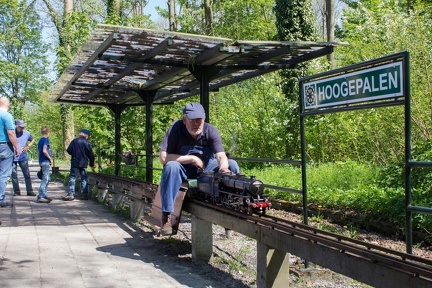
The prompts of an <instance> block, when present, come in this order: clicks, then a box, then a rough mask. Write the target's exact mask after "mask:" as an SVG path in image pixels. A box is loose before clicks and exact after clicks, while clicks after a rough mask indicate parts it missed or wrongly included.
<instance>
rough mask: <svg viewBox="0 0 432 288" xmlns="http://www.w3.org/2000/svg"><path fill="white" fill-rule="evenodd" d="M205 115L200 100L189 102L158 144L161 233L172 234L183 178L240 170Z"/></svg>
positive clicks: (237, 171) (238, 171)
mask: <svg viewBox="0 0 432 288" xmlns="http://www.w3.org/2000/svg"><path fill="white" fill-rule="evenodd" d="M205 118H206V114H205V111H204V107H203V106H202V105H201V104H200V103H196V102H191V103H189V104H187V105H186V107H185V108H184V109H183V116H182V119H181V120H176V121H175V122H174V123H173V124H171V126H170V127H169V129H168V131H167V133H166V134H165V137H164V139H163V140H162V143H161V144H160V146H159V147H160V154H159V161H160V163H161V164H162V165H164V168H163V170H162V178H161V182H160V192H161V200H162V226H161V227H162V229H161V234H162V235H171V234H172V224H171V213H172V212H174V201H175V198H176V196H177V192H178V191H179V189H180V186H181V183H182V182H183V181H184V180H186V179H188V178H196V177H197V176H198V175H199V174H200V173H201V172H209V171H215V172H216V171H219V172H222V173H224V172H230V171H232V172H234V173H240V168H239V166H238V164H237V162H236V161H234V160H231V159H228V157H227V156H226V154H225V150H224V148H223V146H222V139H221V136H220V133H219V131H218V130H217V129H216V127H214V126H212V125H211V124H209V123H206V122H204V120H205Z"/></svg>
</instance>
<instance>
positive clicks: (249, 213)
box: [246, 206, 253, 215]
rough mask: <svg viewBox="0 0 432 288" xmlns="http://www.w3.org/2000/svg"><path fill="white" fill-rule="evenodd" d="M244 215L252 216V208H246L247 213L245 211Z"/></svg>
mask: <svg viewBox="0 0 432 288" xmlns="http://www.w3.org/2000/svg"><path fill="white" fill-rule="evenodd" d="M246 214H248V215H252V214H253V209H252V207H250V206H248V208H247V211H246Z"/></svg>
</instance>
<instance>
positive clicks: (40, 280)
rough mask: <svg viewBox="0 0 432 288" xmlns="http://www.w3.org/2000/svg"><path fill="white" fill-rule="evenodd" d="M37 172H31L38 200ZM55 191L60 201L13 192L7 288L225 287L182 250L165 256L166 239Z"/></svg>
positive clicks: (6, 228)
mask: <svg viewBox="0 0 432 288" xmlns="http://www.w3.org/2000/svg"><path fill="white" fill-rule="evenodd" d="M37 170H38V167H37V166H36V165H32V166H31V174H32V176H33V188H34V190H35V193H37V189H38V188H39V184H40V180H39V179H37V177H36V171H37ZM18 173H19V174H18V175H19V179H20V183H21V185H20V187H21V194H24V195H25V185H24V181H23V179H22V178H23V177H22V173H21V171H19V172H18ZM48 191H49V192H48V196H49V197H52V198H53V199H54V200H53V201H52V202H51V203H49V204H46V203H36V197H28V196H12V184H11V183H10V184H9V185H8V188H7V191H6V198H7V200H8V201H9V202H10V203H12V204H13V206H12V207H6V208H1V209H0V220H1V221H2V222H3V224H2V225H0V287H2V288H7V287H13V288H17V287H25V288H33V287H80V288H82V287H95V288H96V287H97V288H100V287H152V288H156V287H157V288H163V287H170V288H171V287H225V286H224V285H222V284H221V283H220V282H219V281H222V280H217V279H210V280H209V279H205V277H203V276H200V275H196V274H195V273H194V270H196V269H197V267H199V266H197V264H196V263H195V264H190V262H191V261H190V260H188V261H184V260H182V259H181V257H179V256H180V255H177V254H176V253H178V250H176V252H175V253H174V254H173V253H172V252H170V251H163V249H167V246H166V245H165V244H164V243H162V241H163V240H162V239H156V238H154V237H153V233H152V232H148V233H146V232H143V231H141V230H139V231H138V230H137V229H135V228H134V227H133V226H132V225H129V224H128V222H127V221H125V220H124V219H121V218H120V217H119V216H116V215H115V214H113V213H111V212H110V211H108V208H107V207H106V206H103V205H100V204H97V203H95V202H93V201H82V200H75V201H70V202H64V201H62V200H61V198H60V197H61V196H62V195H65V194H66V187H64V186H63V184H61V183H50V185H49V190H48ZM162 244H164V245H162ZM177 245H185V244H184V243H177ZM186 246H187V245H186ZM189 249H190V247H189V246H187V247H185V249H184V250H189ZM186 253H190V252H186ZM203 265H207V264H203ZM222 278H223V277H222Z"/></svg>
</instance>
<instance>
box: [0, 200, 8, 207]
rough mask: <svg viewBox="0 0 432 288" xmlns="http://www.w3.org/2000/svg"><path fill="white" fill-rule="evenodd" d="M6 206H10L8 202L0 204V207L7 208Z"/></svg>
mask: <svg viewBox="0 0 432 288" xmlns="http://www.w3.org/2000/svg"><path fill="white" fill-rule="evenodd" d="M7 206H10V204H9V203H8V202H6V201H2V202H0V207H7Z"/></svg>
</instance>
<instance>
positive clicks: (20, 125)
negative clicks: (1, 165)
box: [12, 119, 36, 196]
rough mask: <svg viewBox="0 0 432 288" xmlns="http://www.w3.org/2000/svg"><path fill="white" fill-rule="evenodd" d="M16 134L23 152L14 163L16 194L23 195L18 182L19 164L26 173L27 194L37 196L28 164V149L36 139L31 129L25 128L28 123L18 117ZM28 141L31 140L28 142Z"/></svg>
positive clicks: (13, 177) (13, 178)
mask: <svg viewBox="0 0 432 288" xmlns="http://www.w3.org/2000/svg"><path fill="white" fill-rule="evenodd" d="M15 126H16V128H15V134H16V137H17V140H18V147H19V149H20V151H21V154H20V156H19V157H15V158H14V161H13V164H12V186H13V191H14V196H19V195H21V191H20V187H19V183H18V173H17V171H18V165H19V167H20V168H21V171H22V173H23V175H24V180H25V185H26V190H27V196H36V194H35V193H34V192H33V186H32V182H31V177H30V169H29V166H28V156H27V151H28V150H29V149H30V147H31V146H32V145H33V143H34V142H35V140H34V139H33V136H32V135H31V134H30V132H29V131H27V130H26V129H24V127H25V126H26V124H25V123H24V121H23V120H21V119H18V120H16V121H15ZM27 142H29V143H28V144H27Z"/></svg>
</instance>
